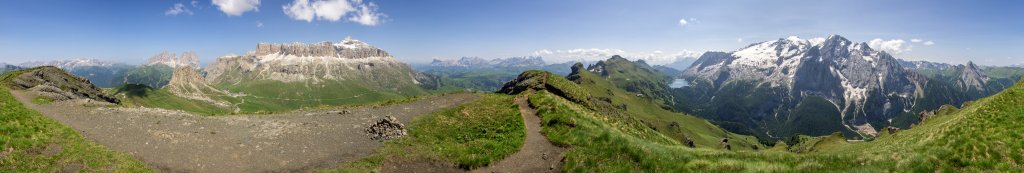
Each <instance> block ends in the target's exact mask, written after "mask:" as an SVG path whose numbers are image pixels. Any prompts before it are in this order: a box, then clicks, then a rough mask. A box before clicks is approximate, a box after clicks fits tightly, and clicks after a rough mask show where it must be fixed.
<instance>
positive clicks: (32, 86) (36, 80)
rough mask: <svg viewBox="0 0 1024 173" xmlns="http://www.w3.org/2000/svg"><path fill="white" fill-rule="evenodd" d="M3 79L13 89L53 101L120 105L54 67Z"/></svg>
mask: <svg viewBox="0 0 1024 173" xmlns="http://www.w3.org/2000/svg"><path fill="white" fill-rule="evenodd" d="M19 73H20V74H17V75H16V76H12V77H11V78H8V79H5V81H4V82H6V83H8V84H9V86H10V87H12V88H13V89H24V90H30V91H35V92H37V93H38V94H40V95H41V96H43V97H47V98H49V99H50V100H53V101H65V100H76V99H90V100H95V101H100V102H108V103H115V104H116V103H120V100H118V99H117V98H115V97H112V96H109V95H106V94H105V93H103V91H102V90H100V89H99V88H97V87H96V86H94V85H93V84H92V83H91V82H89V80H88V79H86V78H82V77H78V76H74V75H71V74H69V73H67V72H65V71H64V70H61V69H59V68H56V67H51V66H44V67H37V68H33V69H27V70H26V71H21V72H19Z"/></svg>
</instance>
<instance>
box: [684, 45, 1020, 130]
mask: <svg viewBox="0 0 1024 173" xmlns="http://www.w3.org/2000/svg"><path fill="white" fill-rule="evenodd" d="M904 66H909V67H904ZM944 69H952V70H953V71H951V72H949V73H955V74H948V75H952V76H954V77H949V78H936V77H934V76H939V75H933V76H931V77H930V76H929V75H923V74H922V73H920V72H918V71H917V70H944ZM682 77H683V78H685V79H687V80H688V81H689V82H690V85H693V86H692V87H686V88H684V89H679V91H678V92H676V93H677V96H676V97H675V98H677V99H680V100H679V101H677V103H680V105H677V107H678V108H680V109H681V110H684V111H686V112H689V113H693V114H696V115H701V116H705V118H708V119H711V120H713V121H715V122H717V123H719V124H720V125H722V126H723V127H725V128H727V129H730V130H733V131H736V132H740V133H744V134H752V135H756V136H759V137H760V138H762V139H782V138H786V137H789V136H792V135H796V134H807V135H827V134H830V133H832V132H835V131H842V132H844V133H846V136H847V137H857V138H859V137H871V136H875V135H876V134H877V132H878V131H879V130H880V129H882V128H884V127H886V126H897V127H903V128H906V127H907V126H909V124H911V123H913V122H916V121H917V120H916V118H914V115H916V113H917V112H919V111H922V110H931V109H936V108H938V106H940V105H942V104H956V105H959V104H960V103H963V102H965V101H968V100H974V99H978V98H981V97H983V96H987V95H990V94H993V93H994V92H995V91H1000V90H1002V88H1005V87H1008V85H1005V84H1004V83H1005V82H1002V81H1015V80H1012V79H1007V80H999V81H996V82H993V79H991V78H989V77H988V76H987V75H986V74H985V72H984V71H983V70H982V69H981V68H980V67H978V66H977V65H974V64H973V63H968V64H967V65H961V66H952V65H948V64H942V63H931V62H924V61H916V62H911V61H901V60H899V59H897V58H895V57H893V56H892V55H890V54H889V53H887V52H883V51H877V50H875V49H872V48H871V47H869V46H868V45H867V44H866V43H856V42H852V41H850V40H847V39H846V38H843V37H841V36H839V35H832V36H829V37H828V38H817V39H800V38H797V37H789V38H781V39H778V40H771V41H765V42H761V43H756V44H752V45H750V46H747V47H745V48H742V49H739V50H737V51H734V52H707V53H705V54H704V55H702V56H701V57H700V58H699V59H698V60H697V61H696V62H694V64H693V65H692V66H690V67H689V68H687V69H686V70H684V71H683V75H682ZM1016 78H1018V79H1019V76H1016ZM1009 84H1012V82H1009ZM940 90H941V91H942V92H938V91H940Z"/></svg>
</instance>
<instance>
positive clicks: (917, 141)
mask: <svg viewBox="0 0 1024 173" xmlns="http://www.w3.org/2000/svg"><path fill="white" fill-rule="evenodd" d="M530 102H531V105H533V106H535V107H538V108H539V111H540V112H539V115H540V116H542V118H543V121H544V124H545V126H544V129H543V131H544V133H545V134H546V135H547V136H548V138H549V139H551V140H552V141H554V142H555V143H558V144H562V145H571V146H574V147H572V149H571V150H570V151H569V154H568V156H567V157H568V158H567V159H566V160H567V165H566V167H564V168H563V171H569V172H631V171H637V170H641V171H645V172H680V171H682V172H690V171H700V172H704V171H710V172H794V171H797V172H822V171H825V172H837V171H846V172H886V171H898V172H932V171H936V170H942V171H950V172H979V171H992V170H996V171H999V172H1014V171H1020V170H1022V169H1024V166H1022V163H1024V154H1022V153H1024V149H1022V148H1024V138H1022V137H1024V134H1022V132H1024V106H1020V105H1024V83H1018V84H1017V85H1016V86H1015V87H1012V88H1010V89H1008V90H1006V91H1004V92H1002V93H1000V94H997V95H995V96H992V97H989V98H985V99H982V100H980V101H978V102H976V103H974V104H971V106H967V107H966V108H965V109H963V110H961V111H957V112H953V113H948V115H942V116H939V117H937V118H933V119H930V120H928V121H926V123H924V124H922V125H918V126H915V128H913V129H910V130H905V131H900V132H897V133H896V134H894V135H888V134H886V135H883V136H881V137H879V138H877V139H875V140H874V141H869V142H856V143H850V142H846V141H845V140H843V138H842V137H841V136H839V135H840V134H834V135H832V136H828V137H805V139H801V140H802V141H803V143H800V144H797V145H794V146H793V147H790V148H789V150H799V151H801V152H805V154H795V153H792V152H785V150H786V149H782V148H779V147H776V148H773V149H769V150H766V151H758V152H753V151H740V152H733V151H723V150H711V149H700V148H698V149H691V148H687V147H682V146H679V145H676V144H673V143H666V142H664V140H660V139H663V138H665V137H660V135H661V134H659V133H653V132H651V131H650V130H649V129H647V128H644V127H643V126H638V125H629V124H628V123H627V124H623V122H621V121H616V120H614V119H609V118H607V117H606V116H604V115H601V114H599V113H596V112H593V111H592V110H591V109H587V108H584V107H583V106H581V105H580V104H577V103H576V102H573V101H569V100H566V99H563V98H562V97H559V96H555V95H553V94H547V93H546V92H542V93H540V94H537V95H534V96H533V97H531V99H530ZM944 112H950V111H944Z"/></svg>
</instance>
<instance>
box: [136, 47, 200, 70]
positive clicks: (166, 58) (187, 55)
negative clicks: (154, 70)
mask: <svg viewBox="0 0 1024 173" xmlns="http://www.w3.org/2000/svg"><path fill="white" fill-rule="evenodd" d="M156 64H163V65H167V66H169V67H171V68H177V67H193V68H199V56H197V55H196V52H195V51H186V52H183V53H181V56H180V57H179V56H176V55H175V54H174V53H171V52H167V51H164V52H160V53H158V54H156V55H153V56H152V57H150V58H149V60H148V61H146V65H156Z"/></svg>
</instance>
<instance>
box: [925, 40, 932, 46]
mask: <svg viewBox="0 0 1024 173" xmlns="http://www.w3.org/2000/svg"><path fill="white" fill-rule="evenodd" d="M934 44H935V42H934V41H926V42H924V45H925V46H931V45H934Z"/></svg>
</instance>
